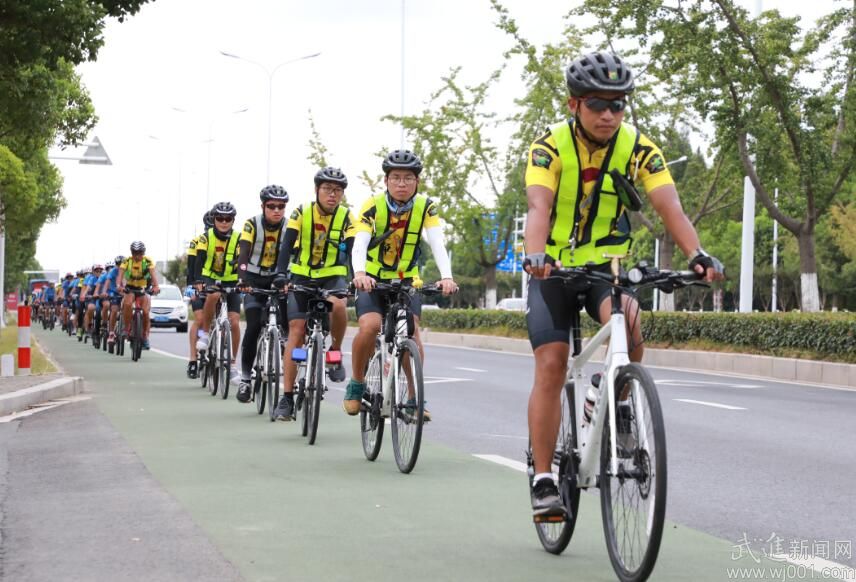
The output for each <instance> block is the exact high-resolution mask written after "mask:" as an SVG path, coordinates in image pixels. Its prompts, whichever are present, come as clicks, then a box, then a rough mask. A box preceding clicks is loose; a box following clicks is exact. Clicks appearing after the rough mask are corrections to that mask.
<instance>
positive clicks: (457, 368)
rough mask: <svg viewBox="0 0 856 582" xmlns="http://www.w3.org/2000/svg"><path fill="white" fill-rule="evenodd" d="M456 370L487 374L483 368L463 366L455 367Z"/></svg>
mask: <svg viewBox="0 0 856 582" xmlns="http://www.w3.org/2000/svg"><path fill="white" fill-rule="evenodd" d="M455 369H456V370H463V371H464V372H487V370H482V369H481V368H464V367H463V366H455Z"/></svg>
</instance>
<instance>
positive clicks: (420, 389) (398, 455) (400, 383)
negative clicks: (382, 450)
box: [390, 339, 425, 473]
mask: <svg viewBox="0 0 856 582" xmlns="http://www.w3.org/2000/svg"><path fill="white" fill-rule="evenodd" d="M395 365H396V366H397V368H398V372H397V374H396V380H395V385H394V386H393V387H392V397H391V398H390V418H391V423H390V425H391V429H392V452H393V453H394V454H395V463H396V464H397V465H398V470H399V471H401V472H402V473H409V472H410V471H412V470H413V467H414V466H415V465H416V459H417V458H419V446H420V444H421V443H422V422H423V420H424V413H425V384H424V379H423V378H422V358H421V357H420V355H419V348H418V347H417V346H416V342H414V341H413V340H410V339H408V340H405V341H404V342H403V343H402V344H401V346H400V347H399V353H398V358H397V361H396V363H395Z"/></svg>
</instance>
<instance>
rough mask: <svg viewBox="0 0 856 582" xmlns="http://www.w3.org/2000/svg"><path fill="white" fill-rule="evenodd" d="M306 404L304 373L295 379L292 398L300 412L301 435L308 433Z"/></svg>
mask: <svg viewBox="0 0 856 582" xmlns="http://www.w3.org/2000/svg"><path fill="white" fill-rule="evenodd" d="M305 364H306V363H305V362H304V366H305ZM304 369H305V368H304ZM298 374H299V368H298ZM308 405H309V403H308V402H307V401H306V375H305V374H304V376H303V378H301V379H300V380H298V381H297V395H296V396H295V400H294V407H295V408H296V409H297V412H298V413H299V414H300V434H301V435H302V436H306V435H308V434H309V415H308V414H307V412H306V408H307V406H308Z"/></svg>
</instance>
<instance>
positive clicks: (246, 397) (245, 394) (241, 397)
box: [235, 379, 253, 403]
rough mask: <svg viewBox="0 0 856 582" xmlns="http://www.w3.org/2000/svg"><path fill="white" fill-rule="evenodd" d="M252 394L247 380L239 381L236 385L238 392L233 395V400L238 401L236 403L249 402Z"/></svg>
mask: <svg viewBox="0 0 856 582" xmlns="http://www.w3.org/2000/svg"><path fill="white" fill-rule="evenodd" d="M252 392H253V391H252V388H251V385H250V381H249V380H247V379H241V383H240V384H239V385H238V391H237V392H236V393H235V398H237V399H238V402H244V403H246V402H249V401H250V397H251V396H252Z"/></svg>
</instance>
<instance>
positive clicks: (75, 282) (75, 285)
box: [68, 277, 80, 294]
mask: <svg viewBox="0 0 856 582" xmlns="http://www.w3.org/2000/svg"><path fill="white" fill-rule="evenodd" d="M68 287H69V290H70V291H71V292H72V293H75V294H77V293H80V277H75V278H74V279H72V280H71V285H69V286H68Z"/></svg>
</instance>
